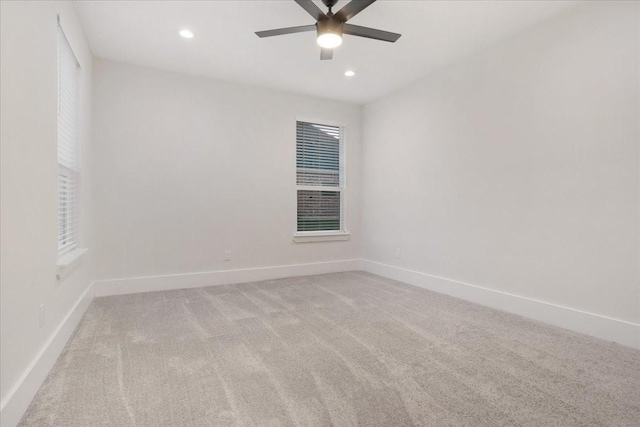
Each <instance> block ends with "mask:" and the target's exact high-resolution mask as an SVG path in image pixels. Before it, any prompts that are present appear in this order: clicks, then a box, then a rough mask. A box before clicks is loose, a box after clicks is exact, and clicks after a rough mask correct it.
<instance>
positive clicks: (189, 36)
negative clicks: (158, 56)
mask: <svg viewBox="0 0 640 427" xmlns="http://www.w3.org/2000/svg"><path fill="white" fill-rule="evenodd" d="M180 35H181V36H182V37H184V38H185V39H192V38H193V33H192V32H191V31H189V30H180Z"/></svg>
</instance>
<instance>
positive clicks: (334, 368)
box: [21, 272, 640, 427]
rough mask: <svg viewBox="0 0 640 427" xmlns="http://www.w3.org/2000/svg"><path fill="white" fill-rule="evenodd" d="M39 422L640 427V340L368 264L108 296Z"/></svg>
mask: <svg viewBox="0 0 640 427" xmlns="http://www.w3.org/2000/svg"><path fill="white" fill-rule="evenodd" d="M21 425H24V426H26V425H29V426H83V427H84V426H103V425H109V426H154V427H155V426H227V425H229V426H233V425H238V426H248V425H257V426H291V425H297V426H330V425H336V426H354V425H361V426H409V425H417V426H474V427H478V426H616V427H621V426H636V427H637V426H640V352H639V351H636V350H632V349H630V348H626V347H623V346H619V345H617V344H613V343H608V342H605V341H601V340H597V339H595V338H590V337H587V336H584V335H580V334H576V333H573V332H569V331H566V330H562V329H559V328H554V327H550V326H547V325H544V324H541V323H538V322H534V321H531V320H527V319H524V318H521V317H518V316H514V315H510V314H507V313H504V312H500V311H496V310H491V309H488V308H484V307H481V306H478V305H475V304H471V303H467V302H464V301H461V300H458V299H455V298H451V297H447V296H444V295H440V294H436V293H433V292H429V291H425V290H422V289H419V288H415V287H412V286H409V285H405V284H402V283H398V282H393V281H390V280H386V279H383V278H380V277H378V276H374V275H370V274H367V273H361V272H354V273H341V274H331V275H322V276H310V277H302V278H292V279H284V280H274V281H267V282H260V283H247V284H242V285H231V286H217V287H209V288H201V289H192V290H179V291H168V292H154V293H146V294H136V295H127V296H117V297H107V298H99V299H96V300H95V301H94V302H93V303H92V305H91V306H90V308H89V310H88V312H87V314H86V315H85V317H84V319H83V320H82V322H81V324H80V326H79V327H78V329H77V331H76V333H75V335H74V336H73V338H72V339H71V341H70V342H69V344H68V345H67V347H66V349H65V351H64V353H63V354H62V355H61V357H60V359H59V360H58V362H57V364H56V365H55V367H54V369H53V370H52V372H51V374H50V375H49V377H48V379H47V380H46V382H45V384H44V385H43V386H42V388H41V389H40V391H39V392H38V394H37V396H36V397H35V399H34V401H33V402H32V404H31V406H30V407H29V410H28V411H27V413H26V414H25V416H24V418H23V419H22V421H21Z"/></svg>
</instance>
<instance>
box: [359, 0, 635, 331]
mask: <svg viewBox="0 0 640 427" xmlns="http://www.w3.org/2000/svg"><path fill="white" fill-rule="evenodd" d="M639 7H640V4H639V3H637V2H627V3H614V2H586V4H583V5H580V6H579V7H578V8H576V9H573V10H571V11H569V12H567V13H565V14H563V15H561V16H559V17H558V18H555V19H553V20H550V21H547V22H544V23H542V24H540V25H538V26H536V27H535V28H532V29H530V30H528V31H526V32H525V33H522V34H520V35H519V36H517V37H513V38H511V39H510V40H508V41H505V42H503V43H501V44H499V45H497V46H494V47H493V48H491V49H488V50H486V51H483V52H481V53H478V54H476V55H475V56H473V57H471V58H468V59H466V60H464V61H462V62H459V63H456V64H453V65H451V66H448V67H446V68H443V69H439V70H437V71H435V72H433V73H431V74H430V75H428V76H426V77H425V78H423V79H421V80H420V81H418V82H415V83H414V84H412V85H410V86H408V87H406V88H404V89H403V90H401V91H399V92H397V93H394V94H391V95H390V96H387V97H385V98H383V99H380V100H378V101H376V102H373V103H371V104H369V105H367V106H366V107H365V110H364V119H363V120H364V125H363V127H364V141H365V143H364V144H363V179H362V180H363V184H364V185H363V193H362V200H363V202H362V212H363V213H362V217H363V219H362V221H363V236H364V241H363V254H364V258H365V259H370V260H373V261H376V262H378V263H383V264H388V265H392V266H397V267H401V268H404V269H408V270H413V271H418V272H422V273H426V274H429V275H434V276H439V277H443V278H447V279H452V280H456V281H460V282H464V283H469V284H472V285H477V286H482V287H485V288H489V289H492V290H497V291H501V292H507V293H511V294H515V295H518V296H522V297H528V298H533V299H537V300H541V301H546V302H550V303H553V304H557V305H561V306H565V307H570V308H574V309H578V310H583V311H586V312H589V313H595V314H598V315H602V316H609V317H612V318H616V319H622V320H625V321H628V322H634V323H639V322H640V277H639V263H638V260H639V248H638V244H639V242H638V236H639V235H640V234H639V233H640V230H639V223H640V221H639V218H640V215H639V214H640V212H639V194H640V191H639V190H640V189H639V182H638V177H639V150H638V147H639V145H640V128H639V124H640V109H639V83H640V74H639V71H638V68H639V63H640V61H639V58H640V49H639V39H640V37H639V28H640V21H639V12H638V9H639ZM396 248H400V249H401V257H400V259H397V258H396V252H395V251H396Z"/></svg>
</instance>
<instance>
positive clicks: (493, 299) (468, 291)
mask: <svg viewBox="0 0 640 427" xmlns="http://www.w3.org/2000/svg"><path fill="white" fill-rule="evenodd" d="M362 267H363V269H364V270H365V271H368V272H369V273H373V274H377V275H379V276H383V277H387V278H389V279H393V280H398V281H400V282H405V283H408V284H410V285H414V286H419V287H421V288H425V289H429V290H431V291H435V292H439V293H442V294H447V295H451V296H454V297H456V298H460V299H464V300H467V301H471V302H474V303H477V304H481V305H485V306H488V307H492V308H496V309H499V310H503V311H506V312H509V313H513V314H517V315H520V316H524V317H528V318H531V319H535V320H539V321H541V322H544V323H549V324H551V325H555V326H560V327H562V328H566V329H570V330H572V331H576V332H580V333H583V334H587V335H591V336H594V337H597V338H601V339H604V340H607V341H614V342H616V343H618V344H622V345H625V346H628V347H633V348H637V349H640V325H638V324H635V323H631V322H626V321H624V320H619V319H613V318H610V317H605V316H601V315H598V314H594V313H588V312H585V311H580V310H576V309H573V308H569V307H563V306H561V305H556V304H552V303H548V302H544V301H538V300H535V299H531V298H526V297H521V296H517V295H513V294H508V293H506V292H500V291H496V290H492V289H487V288H483V287H480V286H476V285H471V284H469V283H462V282H457V281H455V280H451V279H445V278H443V277H437V276H432V275H429V274H425V273H420V272H418V271H412V270H407V269H404V268H400V267H394V266H392V265H387V264H382V263H379V262H375V261H369V260H362Z"/></svg>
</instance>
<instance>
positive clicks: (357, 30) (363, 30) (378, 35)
mask: <svg viewBox="0 0 640 427" xmlns="http://www.w3.org/2000/svg"><path fill="white" fill-rule="evenodd" d="M347 6H348V5H347ZM342 33H343V34H349V35H350V36H358V37H366V38H368V39H374V40H382V41H385V42H391V43H394V42H395V41H396V40H398V39H399V38H400V36H401V34H398V33H391V32H389V31H382V30H376V29H374V28H368V27H360V26H358V25H353V24H344V27H343V28H342Z"/></svg>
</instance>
